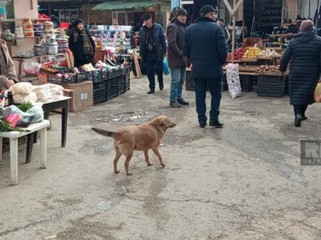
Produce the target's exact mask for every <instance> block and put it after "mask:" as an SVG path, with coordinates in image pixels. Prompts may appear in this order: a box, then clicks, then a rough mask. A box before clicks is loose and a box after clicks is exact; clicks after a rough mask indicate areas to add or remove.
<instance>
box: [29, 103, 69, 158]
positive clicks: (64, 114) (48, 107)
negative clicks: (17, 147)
mask: <svg viewBox="0 0 321 240" xmlns="http://www.w3.org/2000/svg"><path fill="white" fill-rule="evenodd" d="M69 99H70V97H63V98H62V99H60V100H57V101H53V102H48V103H43V105H42V109H43V111H44V118H45V119H49V114H50V113H51V112H55V113H58V114H61V147H66V139H67V120H68V101H69ZM60 108H61V109H62V110H61V112H58V111H55V110H57V109H60ZM35 139H36V134H29V135H28V136H27V150H26V163H30V161H31V154H32V147H33V143H34V142H35Z"/></svg>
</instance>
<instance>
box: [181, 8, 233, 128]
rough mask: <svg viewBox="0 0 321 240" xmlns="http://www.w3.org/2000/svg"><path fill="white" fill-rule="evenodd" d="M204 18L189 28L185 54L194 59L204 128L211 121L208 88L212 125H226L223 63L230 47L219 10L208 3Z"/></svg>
mask: <svg viewBox="0 0 321 240" xmlns="http://www.w3.org/2000/svg"><path fill="white" fill-rule="evenodd" d="M200 15H201V16H200V17H199V18H198V19H197V20H196V21H195V23H193V24H192V25H190V26H189V27H188V28H187V29H186V31H185V45H184V54H185V55H186V56H187V57H188V58H189V59H190V60H191V62H192V77H193V79H194V82H195V94H196V111H197V114H198V122H199V126H200V127H201V128H204V127H205V126H206V124H207V116H206V104H205V100H206V90H207V89H209V91H210V93H211V96H212V100H211V111H210V122H209V125H210V126H212V127H215V128H222V127H223V124H222V123H220V122H219V119H218V117H219V113H220V102H221V97H222V75H223V69H222V65H223V64H224V63H225V62H226V55H227V47H226V44H225V37H224V33H223V30H222V28H221V27H220V26H219V25H217V24H216V23H215V21H214V20H215V18H216V10H215V9H214V8H213V7H212V6H210V5H205V6H203V7H202V8H201V10H200Z"/></svg>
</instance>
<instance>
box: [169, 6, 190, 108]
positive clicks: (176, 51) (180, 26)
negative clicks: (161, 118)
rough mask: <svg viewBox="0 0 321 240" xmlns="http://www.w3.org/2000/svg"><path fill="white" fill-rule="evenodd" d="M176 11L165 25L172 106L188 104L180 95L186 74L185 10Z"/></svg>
mask: <svg viewBox="0 0 321 240" xmlns="http://www.w3.org/2000/svg"><path fill="white" fill-rule="evenodd" d="M174 10H175V11H176V17H175V18H173V19H172V21H171V23H170V24H169V25H168V27H167V42H168V54H167V58H168V65H169V67H170V69H171V77H172V80H171V87H170V103H169V106H170V107H172V108H180V107H181V106H182V105H188V104H189V103H188V102H186V101H185V100H184V99H183V97H182V92H183V84H184V79H185V75H186V57H185V56H184V54H183V46H184V33H185V24H186V19H187V12H186V10H185V9H184V8H180V9H179V10H177V9H174Z"/></svg>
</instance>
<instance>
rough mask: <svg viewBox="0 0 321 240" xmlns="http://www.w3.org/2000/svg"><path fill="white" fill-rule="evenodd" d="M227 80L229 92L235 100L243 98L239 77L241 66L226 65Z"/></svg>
mask: <svg viewBox="0 0 321 240" xmlns="http://www.w3.org/2000/svg"><path fill="white" fill-rule="evenodd" d="M225 68H226V80H227V85H228V91H229V93H230V95H231V97H232V98H233V99H234V98H236V97H240V96H242V88H241V82H240V75H239V65H238V64H237V63H236V64H233V63H229V64H227V65H226V67H225Z"/></svg>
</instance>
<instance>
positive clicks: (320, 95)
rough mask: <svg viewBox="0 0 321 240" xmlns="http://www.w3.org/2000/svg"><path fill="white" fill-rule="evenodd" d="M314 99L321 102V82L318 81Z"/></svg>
mask: <svg viewBox="0 0 321 240" xmlns="http://www.w3.org/2000/svg"><path fill="white" fill-rule="evenodd" d="M314 101H315V102H318V103H319V102H321V83H318V84H317V86H316V88H315V90H314Z"/></svg>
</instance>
